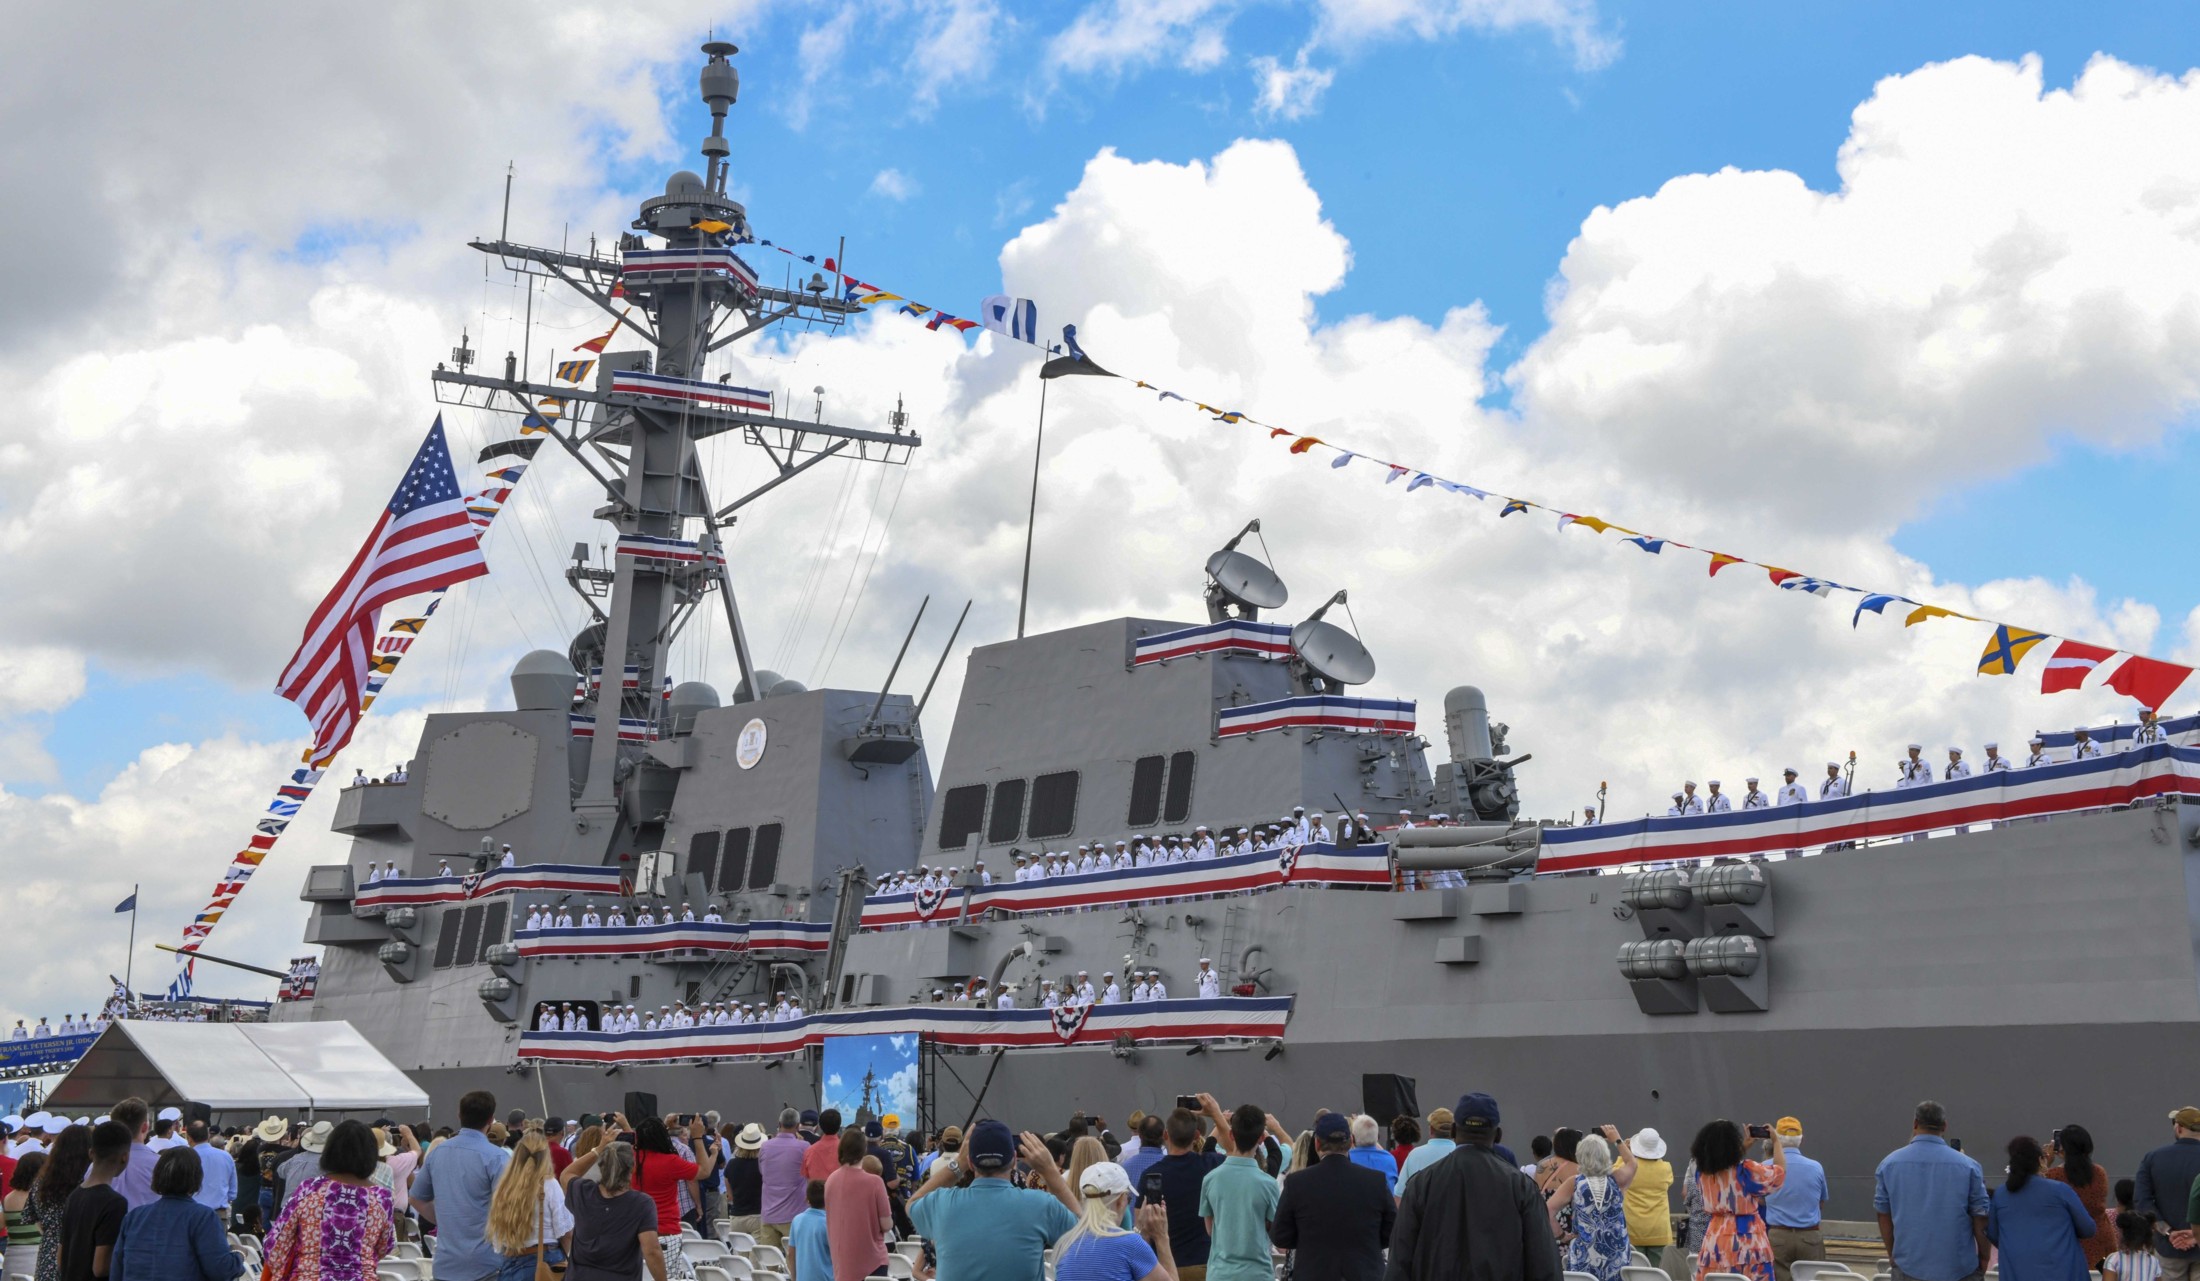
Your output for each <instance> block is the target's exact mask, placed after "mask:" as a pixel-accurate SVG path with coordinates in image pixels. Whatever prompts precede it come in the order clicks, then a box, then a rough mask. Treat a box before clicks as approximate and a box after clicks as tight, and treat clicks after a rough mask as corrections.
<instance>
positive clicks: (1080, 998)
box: [1076, 970, 1098, 1005]
mask: <svg viewBox="0 0 2200 1281" xmlns="http://www.w3.org/2000/svg"><path fill="white" fill-rule="evenodd" d="M1076 994H1077V1002H1078V1004H1080V1005H1090V1004H1092V1003H1093V1001H1094V1000H1095V999H1096V998H1097V996H1098V994H1097V993H1095V992H1094V991H1093V990H1092V975H1090V974H1088V973H1086V972H1085V971H1083V970H1079V971H1077V988H1076Z"/></svg>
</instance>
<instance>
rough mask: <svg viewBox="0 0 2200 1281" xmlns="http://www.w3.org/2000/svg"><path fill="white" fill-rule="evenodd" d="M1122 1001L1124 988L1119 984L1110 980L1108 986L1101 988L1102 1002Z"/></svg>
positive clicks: (1115, 1003)
mask: <svg viewBox="0 0 2200 1281" xmlns="http://www.w3.org/2000/svg"><path fill="white" fill-rule="evenodd" d="M1122 1003H1123V989H1122V988H1121V987H1120V986H1118V985H1117V984H1115V983H1113V982H1110V983H1109V984H1108V985H1107V986H1106V987H1104V988H1101V989H1100V1004H1102V1005H1121V1004H1122Z"/></svg>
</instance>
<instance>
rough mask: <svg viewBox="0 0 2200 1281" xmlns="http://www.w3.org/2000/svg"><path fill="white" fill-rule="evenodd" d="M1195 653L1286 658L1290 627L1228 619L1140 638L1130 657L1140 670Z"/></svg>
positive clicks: (1289, 649)
mask: <svg viewBox="0 0 2200 1281" xmlns="http://www.w3.org/2000/svg"><path fill="white" fill-rule="evenodd" d="M1195 654H1251V655H1253V656H1255V657H1257V658H1275V659H1281V658H1289V657H1290V656H1291V625H1290V624H1289V623H1255V622H1246V621H1244V620H1242V619H1229V620H1225V621H1223V622H1220V623H1207V624H1205V625H1203V626H1199V627H1183V628H1179V629H1177V630H1175V631H1172V632H1159V633H1156V634H1155V635H1152V636H1141V637H1139V638H1138V644H1137V647H1136V651H1135V653H1134V654H1133V655H1132V657H1131V665H1132V666H1134V667H1143V666H1145V665H1146V664H1148V663H1166V662H1168V661H1169V660H1170V659H1172V658H1189V657H1191V656H1193V655H1195Z"/></svg>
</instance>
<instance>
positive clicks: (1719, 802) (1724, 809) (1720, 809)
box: [1704, 792, 1734, 814]
mask: <svg viewBox="0 0 2200 1281" xmlns="http://www.w3.org/2000/svg"><path fill="white" fill-rule="evenodd" d="M1733 809H1734V802H1733V801H1731V800H1728V799H1727V795H1726V793H1725V792H1713V793H1712V794H1711V795H1709V796H1707V797H1705V798H1704V812H1705V813H1708V814H1727V813H1731V812H1732V811H1733Z"/></svg>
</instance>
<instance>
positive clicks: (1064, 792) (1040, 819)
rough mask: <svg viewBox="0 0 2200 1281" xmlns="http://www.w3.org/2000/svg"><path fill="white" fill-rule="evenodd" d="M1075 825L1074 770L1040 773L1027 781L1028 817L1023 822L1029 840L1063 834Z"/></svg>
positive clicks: (1075, 787) (1072, 829) (1075, 794)
mask: <svg viewBox="0 0 2200 1281" xmlns="http://www.w3.org/2000/svg"><path fill="white" fill-rule="evenodd" d="M1076 828H1077V773H1076V771H1074V770H1065V771H1063V772H1062V773H1060V774H1041V775H1040V776H1039V777H1037V778H1035V779H1033V780H1032V781H1031V817H1030V818H1029V819H1028V820H1026V822H1025V823H1024V831H1025V834H1026V835H1028V836H1030V837H1031V838H1032V839H1033V840H1044V839H1046V838H1047V837H1051V836H1067V835H1069V834H1070V833H1071V832H1073V831H1075V830H1076Z"/></svg>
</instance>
